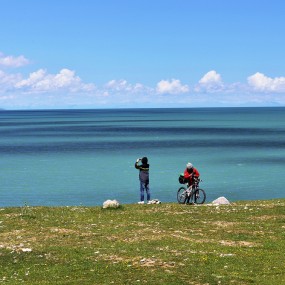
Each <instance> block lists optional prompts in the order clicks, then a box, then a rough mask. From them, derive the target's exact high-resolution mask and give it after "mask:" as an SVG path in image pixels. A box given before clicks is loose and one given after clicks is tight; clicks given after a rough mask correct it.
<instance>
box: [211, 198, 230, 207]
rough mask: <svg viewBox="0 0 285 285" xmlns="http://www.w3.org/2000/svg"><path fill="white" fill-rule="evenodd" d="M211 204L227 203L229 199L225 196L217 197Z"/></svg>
mask: <svg viewBox="0 0 285 285" xmlns="http://www.w3.org/2000/svg"><path fill="white" fill-rule="evenodd" d="M212 204H214V205H229V204H230V202H229V200H228V199H227V198H225V197H219V198H218V199H216V200H214V201H213V202H212Z"/></svg>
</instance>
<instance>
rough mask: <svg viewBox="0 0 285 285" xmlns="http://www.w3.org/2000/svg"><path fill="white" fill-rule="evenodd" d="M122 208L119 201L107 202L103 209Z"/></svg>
mask: <svg viewBox="0 0 285 285" xmlns="http://www.w3.org/2000/svg"><path fill="white" fill-rule="evenodd" d="M119 206H120V203H119V202H118V201H117V200H106V201H105V202H104V203H103V209H106V208H118V207H119Z"/></svg>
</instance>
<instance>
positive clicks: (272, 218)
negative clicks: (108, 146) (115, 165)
mask: <svg viewBox="0 0 285 285" xmlns="http://www.w3.org/2000/svg"><path fill="white" fill-rule="evenodd" d="M2 283H3V284H22V283H23V284H79V285H83V284H155V285H158V284H173V285H179V284H195V285H198V284H239V285H240V284H258V285H262V284H268V285H272V284H278V285H280V284H285V200H283V199H279V200H272V201H247V202H237V203H235V204H232V205H227V206H206V205H203V206H193V205H178V204H160V205H123V206H122V207H120V208H119V209H102V208H101V207H55V208H52V207H28V206H24V207H21V208H3V209H0V284H2Z"/></svg>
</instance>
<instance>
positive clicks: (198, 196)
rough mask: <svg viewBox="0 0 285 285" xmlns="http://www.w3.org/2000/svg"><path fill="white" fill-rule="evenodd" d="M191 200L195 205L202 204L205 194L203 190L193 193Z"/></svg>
mask: <svg viewBox="0 0 285 285" xmlns="http://www.w3.org/2000/svg"><path fill="white" fill-rule="evenodd" d="M193 200H194V203H195V204H203V203H204V202H205V200H206V192H205V191H204V190H203V189H200V188H198V189H196V190H195V192H194V193H193Z"/></svg>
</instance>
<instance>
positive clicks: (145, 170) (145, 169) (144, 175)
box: [135, 162, 149, 184]
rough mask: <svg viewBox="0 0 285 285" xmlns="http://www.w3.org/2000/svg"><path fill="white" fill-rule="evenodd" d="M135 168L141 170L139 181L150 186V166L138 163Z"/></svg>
mask: <svg viewBox="0 0 285 285" xmlns="http://www.w3.org/2000/svg"><path fill="white" fill-rule="evenodd" d="M135 168H136V169H139V171H140V173H139V179H140V181H141V182H143V183H146V184H149V164H144V163H143V164H140V165H139V163H138V162H136V163H135Z"/></svg>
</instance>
